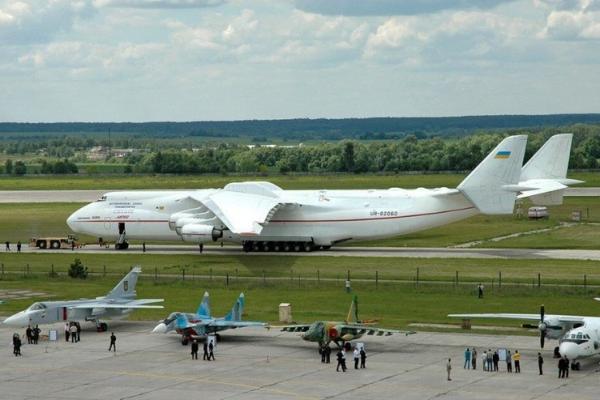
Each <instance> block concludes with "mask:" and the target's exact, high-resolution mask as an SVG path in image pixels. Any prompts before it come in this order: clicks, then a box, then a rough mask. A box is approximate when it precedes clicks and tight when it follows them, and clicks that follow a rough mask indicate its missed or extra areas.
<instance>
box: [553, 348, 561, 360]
mask: <svg viewBox="0 0 600 400" xmlns="http://www.w3.org/2000/svg"><path fill="white" fill-rule="evenodd" d="M558 349H559V347H558V346H556V347H555V348H554V358H560V351H559V350H558Z"/></svg>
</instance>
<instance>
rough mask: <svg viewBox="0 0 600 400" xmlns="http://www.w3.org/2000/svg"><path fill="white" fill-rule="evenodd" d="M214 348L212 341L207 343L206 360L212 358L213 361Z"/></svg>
mask: <svg viewBox="0 0 600 400" xmlns="http://www.w3.org/2000/svg"><path fill="white" fill-rule="evenodd" d="M214 349H215V346H214V345H213V342H212V341H211V342H210V343H209V344H208V361H210V359H211V358H212V360H213V361H215V353H214Z"/></svg>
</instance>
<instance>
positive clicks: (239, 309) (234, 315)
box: [224, 293, 246, 321]
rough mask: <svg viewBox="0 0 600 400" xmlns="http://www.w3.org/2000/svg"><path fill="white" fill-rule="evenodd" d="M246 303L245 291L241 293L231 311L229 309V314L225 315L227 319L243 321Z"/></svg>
mask: <svg viewBox="0 0 600 400" xmlns="http://www.w3.org/2000/svg"><path fill="white" fill-rule="evenodd" d="M245 303H246V300H245V297H244V293H240V297H238V298H237V300H236V301H235V304H234V305H233V307H232V308H231V311H229V314H227V315H226V316H225V318H224V319H225V321H241V320H242V314H243V312H244V304H245Z"/></svg>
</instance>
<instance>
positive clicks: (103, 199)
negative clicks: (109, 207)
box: [96, 196, 106, 201]
mask: <svg viewBox="0 0 600 400" xmlns="http://www.w3.org/2000/svg"><path fill="white" fill-rule="evenodd" d="M96 201H106V196H102V197H100V198H99V199H98V200H96Z"/></svg>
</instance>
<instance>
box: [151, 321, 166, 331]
mask: <svg viewBox="0 0 600 400" xmlns="http://www.w3.org/2000/svg"><path fill="white" fill-rule="evenodd" d="M166 332H167V325H165V324H164V322H161V323H160V324H158V325H156V326H155V327H154V329H152V333H166Z"/></svg>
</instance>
